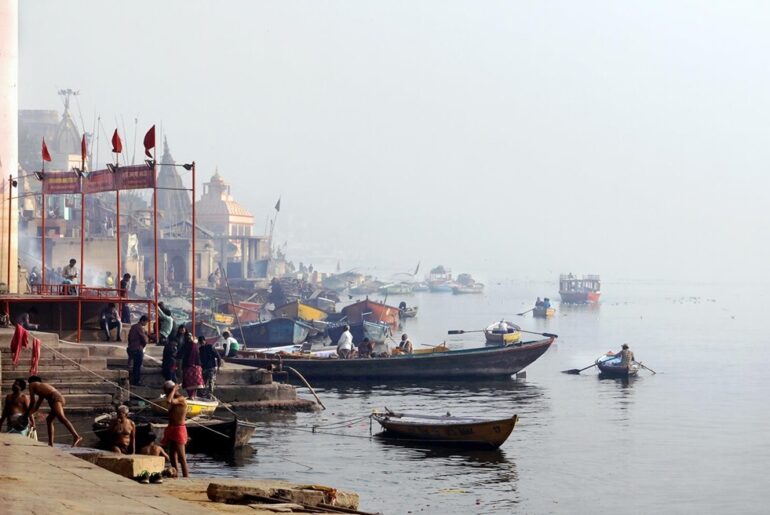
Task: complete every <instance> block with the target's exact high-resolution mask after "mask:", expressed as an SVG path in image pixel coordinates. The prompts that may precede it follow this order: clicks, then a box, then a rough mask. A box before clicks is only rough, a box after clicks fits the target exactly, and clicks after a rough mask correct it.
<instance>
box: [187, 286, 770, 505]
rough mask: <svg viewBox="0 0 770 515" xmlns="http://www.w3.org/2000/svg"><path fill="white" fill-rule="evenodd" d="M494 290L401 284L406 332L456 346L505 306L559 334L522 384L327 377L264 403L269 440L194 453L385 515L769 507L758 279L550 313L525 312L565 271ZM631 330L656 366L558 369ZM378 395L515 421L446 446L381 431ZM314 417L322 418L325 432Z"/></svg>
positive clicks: (611, 292)
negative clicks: (316, 406)
mask: <svg viewBox="0 0 770 515" xmlns="http://www.w3.org/2000/svg"><path fill="white" fill-rule="evenodd" d="M488 289H489V291H488V292H487V293H486V294H485V295H483V296H475V295H474V296H453V295H451V294H429V293H424V294H419V295H415V296H413V297H411V298H406V300H407V301H408V302H410V303H411V304H417V305H419V307H420V313H419V317H418V318H417V319H415V320H411V321H408V322H407V324H406V327H405V331H406V332H407V333H409V335H410V337H411V339H412V340H413V342H415V343H428V344H436V343H439V342H441V341H443V340H444V339H446V340H447V343H448V344H450V346H452V347H458V348H460V347H475V346H480V345H483V335H481V334H466V335H462V336H459V337H458V336H452V337H448V336H446V331H447V330H448V329H466V330H470V329H481V328H483V327H485V326H486V325H488V324H489V323H491V322H492V321H495V320H496V319H499V318H501V317H506V318H508V319H511V320H513V321H515V322H517V323H520V324H521V325H522V327H523V328H524V329H531V330H533V331H549V332H555V333H557V334H559V335H560V338H559V339H558V340H557V343H556V345H554V346H553V347H552V348H551V349H550V350H549V351H548V352H547V353H546V354H545V355H544V356H543V357H542V358H540V359H539V360H538V361H537V362H535V363H534V364H533V365H531V366H530V367H528V369H527V370H526V371H527V376H528V377H527V381H526V383H524V384H516V383H514V382H477V383H469V384H438V385H419V384H397V385H384V384H372V385H346V384H339V385H335V384H324V385H319V388H318V393H319V395H320V396H321V397H322V399H323V401H324V403H325V404H326V405H327V407H328V409H327V410H326V411H323V412H320V413H314V414H296V415H295V414H292V415H269V416H265V415H262V416H259V417H257V416H253V417H252V418H256V419H257V420H259V421H260V422H261V424H260V427H259V429H258V431H257V433H256V435H255V437H254V440H253V442H252V443H253V446H254V447H255V448H256V449H257V450H258V452H257V453H256V454H254V455H240V456H238V457H236V459H234V460H232V461H230V462H229V463H227V464H225V465H223V464H222V463H221V462H215V461H213V460H211V459H210V458H205V457H201V456H196V457H194V458H193V467H192V470H193V473H194V474H196V475H212V474H213V475H226V476H236V477H242V478H249V477H255V478H285V479H288V480H292V481H300V482H308V483H321V484H327V485H333V486H335V487H338V488H341V489H350V490H354V491H356V492H358V493H359V494H360V495H361V508H362V509H364V510H369V511H381V512H383V513H389V514H400V513H616V512H618V511H620V512H624V513H653V512H661V513H716V512H722V513H767V512H768V509H769V508H768V506H767V503H768V502H769V501H770V489H768V485H769V484H770V483H768V480H767V471H766V465H767V464H768V463H770V444H769V443H768V442H769V440H768V437H767V436H766V434H765V433H766V430H767V424H768V422H769V421H770V409H769V408H770V401H769V400H768V396H767V392H768V386H767V384H766V381H765V377H766V374H767V369H766V364H767V363H768V362H769V361H770V359H769V358H770V350H769V349H770V347H769V346H768V344H769V343H770V342H768V337H767V331H766V330H765V328H764V327H763V324H762V322H761V321H762V320H763V319H764V318H763V317H762V312H761V307H762V306H764V305H766V304H767V300H768V299H766V298H765V297H766V295H765V294H763V293H762V292H758V291H755V290H757V289H758V288H757V289H749V288H745V291H739V290H738V289H732V290H731V289H728V288H725V287H724V286H710V285H688V284H679V285H670V284H664V283H660V284H650V283H648V284H643V283H614V284H613V283H607V284H605V285H604V294H603V299H602V303H601V304H600V305H599V306H597V307H593V308H591V307H588V308H585V307H584V308H569V307H562V306H560V305H559V304H558V302H556V303H555V304H556V308H557V315H556V317H555V318H553V319H551V320H534V319H532V318H531V315H527V316H524V317H517V316H515V315H514V313H517V312H521V311H524V310H526V309H528V308H529V307H531V305H532V302H533V300H534V298H535V297H536V296H538V295H539V296H550V297H551V298H552V299H558V294H557V292H556V291H555V290H556V289H557V288H556V286H555V285H554V284H549V283H522V282H510V281H504V282H502V283H497V284H492V285H490V286H489V287H488ZM765 291H766V290H765ZM746 299H751V301H750V302H749V301H747V300H746ZM389 300H390V302H391V303H395V304H397V303H398V301H399V300H401V299H400V298H391V299H389ZM623 342H628V343H630V344H631V348H632V350H633V351H634V352H635V353H636V357H637V359H639V360H641V361H643V362H644V363H645V364H647V365H648V366H650V367H651V368H653V369H655V370H656V371H657V372H658V374H657V375H651V374H649V373H643V374H642V375H641V377H639V378H637V379H636V380H632V381H631V382H630V383H629V384H623V383H622V382H620V381H617V380H600V379H598V377H597V374H596V372H595V369H591V370H587V371H585V372H583V373H582V374H581V375H579V376H575V375H566V374H562V373H560V371H561V370H564V369H570V368H582V367H584V366H587V365H590V364H592V363H593V360H594V359H595V358H596V357H597V356H598V355H599V354H601V353H603V352H606V351H607V350H611V349H612V350H617V349H619V347H620V345H621V344H622V343H623ZM383 406H387V407H389V408H391V409H394V410H404V411H407V410H409V411H419V412H425V413H433V414H441V413H445V412H446V411H450V412H452V413H453V414H458V415H460V414H476V415H484V416H510V415H512V414H514V413H516V414H518V415H519V417H520V422H519V424H518V425H517V427H516V429H515V430H514V432H513V433H512V435H511V437H510V438H509V439H508V441H507V442H506V443H505V444H504V445H503V446H502V447H501V448H500V450H498V451H494V452H457V451H447V450H437V449H435V448H428V447H422V446H420V445H411V446H404V445H395V444H392V443H388V442H387V441H383V440H381V439H379V438H370V436H369V434H370V427H369V422H368V420H366V419H363V420H360V419H361V417H364V416H366V415H367V414H368V413H370V412H371V410H372V409H374V408H382V407H383ZM355 419H359V420H358V421H356V420H355ZM351 420H352V422H349V421H351ZM334 424H337V426H336V427H335V426H334ZM313 425H318V426H327V427H319V428H318V430H317V432H316V433H312V432H310V428H311V427H312V426H313ZM372 429H373V431H374V433H377V432H379V428H378V427H377V424H376V423H375V427H373V428H372ZM613 491H615V492H617V494H619V496H620V497H618V495H613V494H611V492H613ZM619 503H620V504H619ZM619 506H622V508H620V510H619Z"/></svg>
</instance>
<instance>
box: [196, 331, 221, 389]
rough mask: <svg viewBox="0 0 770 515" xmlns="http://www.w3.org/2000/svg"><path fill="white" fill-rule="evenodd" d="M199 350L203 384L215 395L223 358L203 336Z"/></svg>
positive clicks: (200, 337) (199, 342)
mask: <svg viewBox="0 0 770 515" xmlns="http://www.w3.org/2000/svg"><path fill="white" fill-rule="evenodd" d="M198 345H199V347H198V350H199V352H200V356H201V366H202V367H203V384H204V385H205V386H206V388H208V390H209V392H210V393H214V384H215V383H216V380H217V372H218V371H219V367H221V366H222V356H220V355H219V351H218V350H217V349H215V348H214V346H213V345H211V343H209V342H207V341H206V338H205V337H203V336H199V337H198Z"/></svg>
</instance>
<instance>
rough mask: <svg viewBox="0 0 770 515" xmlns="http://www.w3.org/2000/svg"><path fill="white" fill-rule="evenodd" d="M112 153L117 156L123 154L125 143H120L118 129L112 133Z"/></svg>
mask: <svg viewBox="0 0 770 515" xmlns="http://www.w3.org/2000/svg"><path fill="white" fill-rule="evenodd" d="M112 151H113V152H115V153H116V154H120V153H121V152H123V142H121V141H120V136H118V129H115V132H113V133H112Z"/></svg>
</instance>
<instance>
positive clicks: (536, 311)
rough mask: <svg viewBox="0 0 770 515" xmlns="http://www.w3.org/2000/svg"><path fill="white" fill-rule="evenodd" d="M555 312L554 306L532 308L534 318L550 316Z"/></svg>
mask: <svg viewBox="0 0 770 515" xmlns="http://www.w3.org/2000/svg"><path fill="white" fill-rule="evenodd" d="M555 314H556V309H555V308H546V307H545V306H542V307H536V308H532V316H533V317H535V318H551V317H552V316H554V315H555Z"/></svg>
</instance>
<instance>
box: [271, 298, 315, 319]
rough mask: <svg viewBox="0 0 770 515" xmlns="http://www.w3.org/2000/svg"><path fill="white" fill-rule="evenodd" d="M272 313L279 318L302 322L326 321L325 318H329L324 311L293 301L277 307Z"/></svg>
mask: <svg viewBox="0 0 770 515" xmlns="http://www.w3.org/2000/svg"><path fill="white" fill-rule="evenodd" d="M273 313H275V315H276V316H279V317H286V318H293V319H295V320H302V321H305V322H310V321H315V320H326V318H327V317H328V316H329V314H328V313H327V312H326V311H324V310H322V309H318V308H317V307H314V306H310V305H308V304H303V303H302V302H300V301H294V302H290V303H288V304H284V305H283V306H279V307H277V308H275V309H274V310H273Z"/></svg>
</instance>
